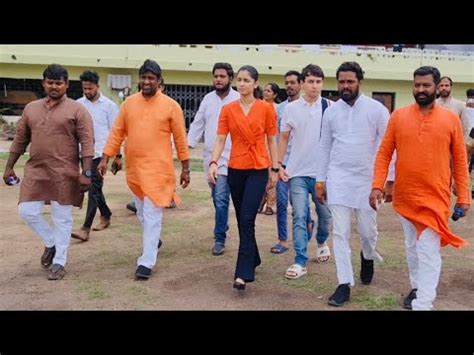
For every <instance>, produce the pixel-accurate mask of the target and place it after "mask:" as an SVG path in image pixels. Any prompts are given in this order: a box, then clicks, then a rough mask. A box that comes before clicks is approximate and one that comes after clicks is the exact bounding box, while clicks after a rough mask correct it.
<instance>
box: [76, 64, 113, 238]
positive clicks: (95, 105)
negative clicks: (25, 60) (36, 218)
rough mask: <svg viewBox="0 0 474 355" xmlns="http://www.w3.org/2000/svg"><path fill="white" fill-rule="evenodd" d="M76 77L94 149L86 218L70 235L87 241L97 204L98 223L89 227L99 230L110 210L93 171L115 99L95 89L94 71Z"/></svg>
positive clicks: (108, 129)
mask: <svg viewBox="0 0 474 355" xmlns="http://www.w3.org/2000/svg"><path fill="white" fill-rule="evenodd" d="M79 79H80V80H81V84H82V91H83V93H84V96H83V97H81V98H80V99H78V100H77V102H79V103H81V104H82V105H84V107H85V108H86V109H87V111H88V112H89V113H90V114H91V116H92V122H93V124H94V151H95V152H94V159H92V169H91V170H92V185H91V188H90V189H89V198H88V201H87V212H86V218H85V220H84V224H83V225H82V227H81V229H80V230H79V231H77V232H76V233H72V234H71V236H72V237H73V238H76V239H80V240H82V241H87V240H88V239H89V233H90V230H91V227H92V222H93V221H94V217H95V214H96V212H97V208H98V209H99V211H100V223H99V224H98V225H97V226H95V227H94V228H93V229H92V230H94V231H101V230H104V229H105V228H108V227H109V226H110V218H111V216H112V211H110V208H109V206H107V201H106V200H105V196H104V193H103V191H102V187H103V184H104V180H103V179H102V177H101V176H100V175H99V174H98V173H97V165H99V162H100V159H101V157H102V151H103V149H104V146H105V142H106V141H107V136H108V135H109V131H110V129H111V128H112V126H113V124H114V121H115V118H116V117H117V114H118V107H117V105H116V104H115V102H113V101H112V100H110V99H109V98H108V97H106V96H105V95H104V94H102V93H101V92H100V91H99V87H100V86H99V75H98V74H97V73H96V72H93V71H89V70H87V71H85V72H84V73H82V75H81V76H80V77H79ZM121 158H122V156H121V155H120V154H118V155H117V156H116V157H115V160H114V162H113V164H115V165H116V166H117V164H120V166H121V161H120V160H121Z"/></svg>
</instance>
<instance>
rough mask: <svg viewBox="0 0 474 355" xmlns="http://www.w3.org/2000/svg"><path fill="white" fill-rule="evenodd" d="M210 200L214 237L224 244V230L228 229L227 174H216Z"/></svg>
mask: <svg viewBox="0 0 474 355" xmlns="http://www.w3.org/2000/svg"><path fill="white" fill-rule="evenodd" d="M211 189H212V202H213V203H214V209H215V210H216V214H215V225H214V239H215V240H216V243H221V244H222V245H224V244H225V238H226V232H227V231H228V230H229V200H230V190H229V184H228V183H227V176H225V175H217V179H216V184H215V185H212V187H211Z"/></svg>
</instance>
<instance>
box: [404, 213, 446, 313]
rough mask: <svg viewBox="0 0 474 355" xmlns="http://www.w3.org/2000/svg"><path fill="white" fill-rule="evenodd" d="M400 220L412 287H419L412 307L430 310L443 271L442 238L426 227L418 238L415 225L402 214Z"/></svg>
mask: <svg viewBox="0 0 474 355" xmlns="http://www.w3.org/2000/svg"><path fill="white" fill-rule="evenodd" d="M399 216H400V215H399ZM400 221H401V222H402V227H403V231H404V233H405V248H406V253H407V262H408V271H409V274H410V284H411V288H416V289H418V291H417V292H416V299H415V300H413V301H412V303H411V306H412V309H413V310H430V309H432V308H433V301H434V300H435V298H436V288H437V287H438V282H439V275H440V273H441V254H440V249H441V238H440V237H439V235H438V233H436V232H435V231H434V230H432V229H431V228H426V229H425V230H424V231H423V232H422V233H421V235H420V238H418V239H417V238H416V228H415V226H414V225H413V224H412V223H411V222H410V221H409V220H407V219H406V218H404V217H402V216H400Z"/></svg>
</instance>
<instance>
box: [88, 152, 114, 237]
mask: <svg viewBox="0 0 474 355" xmlns="http://www.w3.org/2000/svg"><path fill="white" fill-rule="evenodd" d="M99 163H100V158H95V159H93V160H92V178H91V182H92V184H91V188H90V190H89V200H88V202H87V212H86V220H85V221H84V225H83V227H84V228H91V226H92V222H93V221H94V217H95V214H96V212H97V208H99V211H100V215H101V216H102V217H104V218H107V219H109V218H110V217H111V216H112V212H111V211H110V208H109V207H108V206H107V203H106V201H105V197H104V193H103V192H102V186H104V179H103V178H102V177H101V176H100V175H99V174H98V173H97V165H99Z"/></svg>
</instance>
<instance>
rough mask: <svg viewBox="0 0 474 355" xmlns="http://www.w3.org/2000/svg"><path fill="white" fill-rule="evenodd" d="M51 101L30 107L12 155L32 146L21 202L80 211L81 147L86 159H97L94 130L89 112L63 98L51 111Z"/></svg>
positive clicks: (12, 149) (18, 131) (36, 103)
mask: <svg viewBox="0 0 474 355" xmlns="http://www.w3.org/2000/svg"><path fill="white" fill-rule="evenodd" d="M49 101H50V100H49V98H44V99H40V100H36V101H33V102H31V103H29V104H28V105H26V107H25V109H24V111H23V115H22V117H21V119H20V121H19V122H18V128H17V131H16V135H15V139H14V141H13V144H12V145H11V147H10V152H12V153H18V154H23V153H24V152H25V150H26V147H27V146H28V144H29V143H31V147H30V159H28V161H27V162H26V165H25V170H24V177H23V180H22V183H21V188H20V202H26V201H46V203H49V202H50V201H57V202H58V203H59V204H61V205H74V206H78V207H80V206H81V205H82V200H83V198H84V194H83V193H81V192H80V191H79V187H80V185H79V176H80V172H79V143H80V144H81V155H82V157H92V156H94V127H93V124H92V118H91V116H90V114H89V113H88V112H87V109H86V108H85V107H84V106H83V105H81V104H80V103H78V102H76V101H74V100H72V99H70V98H67V97H66V95H64V96H63V98H62V99H61V100H60V101H59V102H58V103H56V104H55V105H53V106H52V107H50V108H48V106H47V103H48V102H49Z"/></svg>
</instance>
